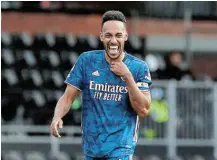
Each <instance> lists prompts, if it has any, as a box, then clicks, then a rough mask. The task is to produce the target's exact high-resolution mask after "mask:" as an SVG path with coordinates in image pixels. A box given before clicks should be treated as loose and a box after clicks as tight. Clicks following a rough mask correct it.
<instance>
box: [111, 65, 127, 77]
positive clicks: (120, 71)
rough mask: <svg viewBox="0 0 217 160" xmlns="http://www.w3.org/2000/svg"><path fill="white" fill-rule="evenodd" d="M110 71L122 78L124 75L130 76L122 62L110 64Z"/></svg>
mask: <svg viewBox="0 0 217 160" xmlns="http://www.w3.org/2000/svg"><path fill="white" fill-rule="evenodd" d="M110 70H111V71H112V72H114V73H115V74H116V75H118V76H120V77H123V76H125V75H128V74H131V72H130V70H129V69H128V67H127V66H126V65H125V64H124V63H123V62H122V61H120V62H111V68H110Z"/></svg>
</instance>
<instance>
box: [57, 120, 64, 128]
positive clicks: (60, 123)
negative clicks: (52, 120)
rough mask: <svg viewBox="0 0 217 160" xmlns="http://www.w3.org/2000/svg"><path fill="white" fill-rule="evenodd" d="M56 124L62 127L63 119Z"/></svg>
mask: <svg viewBox="0 0 217 160" xmlns="http://www.w3.org/2000/svg"><path fill="white" fill-rule="evenodd" d="M58 126H59V127H60V128H63V121H62V120H60V121H59V123H58Z"/></svg>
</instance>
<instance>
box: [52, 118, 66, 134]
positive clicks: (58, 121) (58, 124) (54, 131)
mask: <svg viewBox="0 0 217 160" xmlns="http://www.w3.org/2000/svg"><path fill="white" fill-rule="evenodd" d="M57 127H59V128H62V127H63V121H62V119H61V118H57V119H53V121H52V123H51V125H50V131H51V134H52V135H53V136H55V137H58V138H61V136H60V134H59V132H58V130H57Z"/></svg>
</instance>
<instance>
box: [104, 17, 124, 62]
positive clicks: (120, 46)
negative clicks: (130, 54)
mask: <svg viewBox="0 0 217 160" xmlns="http://www.w3.org/2000/svg"><path fill="white" fill-rule="evenodd" d="M100 38H101V41H102V42H103V45H104V47H105V50H106V54H107V55H108V57H109V58H110V59H112V60H114V59H117V58H119V57H120V55H121V54H122V53H123V51H124V43H125V41H126V40H127V32H126V27H125V24H124V23H123V22H121V21H107V22H105V23H104V25H103V27H102V32H101V35H100Z"/></svg>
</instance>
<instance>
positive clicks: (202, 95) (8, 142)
mask: <svg viewBox="0 0 217 160" xmlns="http://www.w3.org/2000/svg"><path fill="white" fill-rule="evenodd" d="M110 9H115V10H120V11H122V12H123V13H124V14H125V15H126V17H127V23H128V31H129V35H130V36H129V40H128V42H127V44H126V51H128V52H129V53H131V54H133V55H135V56H137V57H139V58H141V59H143V60H145V61H146V62H147V63H148V64H149V67H150V71H151V76H152V80H153V85H152V86H151V94H152V99H153V100H152V107H151V111H150V114H149V116H148V117H146V118H145V119H143V120H142V121H141V125H140V131H139V141H138V146H137V147H136V151H135V155H134V160H214V159H217V83H216V81H217V2H215V1H212V2H209V1H198V2H191V1H189V2H187V1H186V2H182V1H174V2H172V1H170V2H166V1H159V2H154V1H153V2H151V1H150V2H149V1H145V2H130V1H129V2H118V1H117V2H115V1H114V2H109V1H105V2H100V1H96V2H91V1H89V2H76V1H75V2H62V1H55V2H50V1H38V2H36V1H35V2H21V1H13V2H12V1H11V2H10V1H2V2H1V22H2V25H1V64H2V65H1V87H2V92H1V147H2V150H1V151H2V156H1V159H2V160H82V159H83V154H82V150H81V130H80V123H81V115H80V114H81V108H82V101H81V100H82V96H81V95H79V96H78V97H77V98H76V99H75V101H74V103H73V104H72V106H71V110H70V111H69V113H68V114H67V116H65V117H64V128H63V129H61V130H60V133H61V134H62V138H61V139H56V138H53V137H51V136H50V133H49V125H50V122H51V119H52V116H53V111H54V108H55V105H56V102H57V100H58V99H59V98H60V96H61V95H62V94H63V92H64V90H65V84H64V83H63V82H64V79H65V78H66V76H67V74H68V72H69V71H70V69H71V67H72V66H73V64H74V63H75V62H76V60H77V58H78V56H79V55H80V54H81V53H82V52H84V51H88V50H92V49H103V46H102V44H101V42H100V41H99V32H100V23H101V16H102V14H103V13H104V12H105V11H107V10H110Z"/></svg>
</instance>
